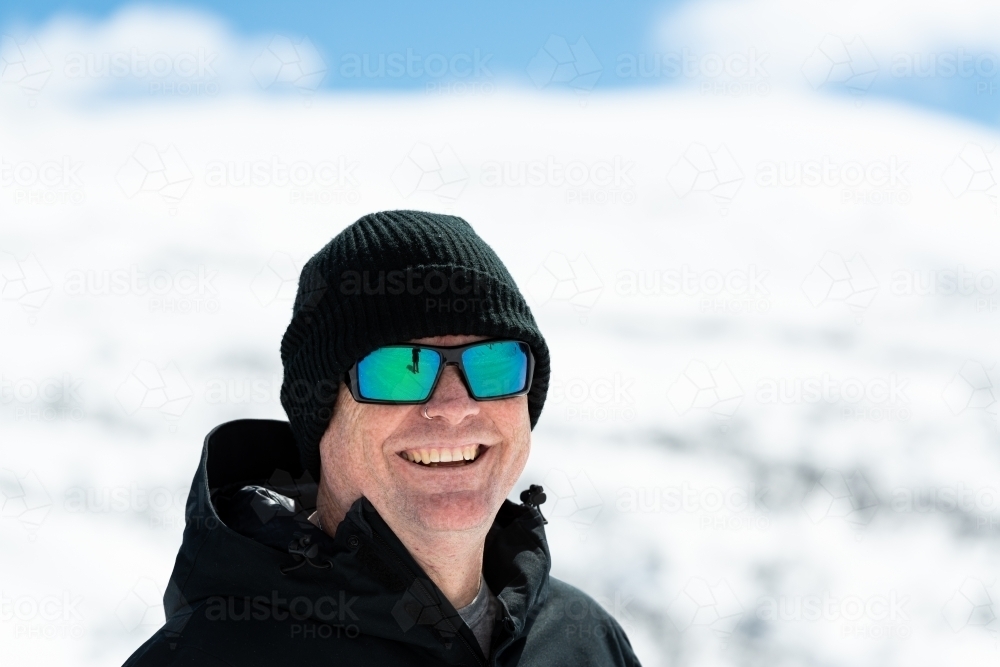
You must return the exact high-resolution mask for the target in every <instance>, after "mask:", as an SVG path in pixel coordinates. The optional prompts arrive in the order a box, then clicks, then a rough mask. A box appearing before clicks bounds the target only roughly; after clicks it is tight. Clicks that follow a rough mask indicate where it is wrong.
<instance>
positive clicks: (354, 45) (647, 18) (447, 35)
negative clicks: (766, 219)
mask: <svg viewBox="0 0 1000 667" xmlns="http://www.w3.org/2000/svg"><path fill="white" fill-rule="evenodd" d="M134 4H135V3H129V2H122V1H120V0H96V1H94V0H92V1H81V0H77V1H71V2H53V1H51V0H35V1H28V0H18V1H15V2H11V1H7V2H2V3H0V26H2V27H3V28H4V30H5V31H12V30H17V31H29V32H30V31H31V30H33V29H36V28H37V27H38V26H41V25H43V24H45V23H46V22H47V21H49V20H50V19H51V18H53V17H55V16H58V15H71V16H78V17H82V18H85V19H88V20H91V21H101V20H104V19H107V18H109V17H110V16H112V15H114V14H115V13H116V12H117V11H118V10H120V9H121V8H123V7H126V6H133V5H134ZM143 4H144V5H145V6H149V7H160V8H181V9H184V8H187V9H197V10H200V11H202V12H204V13H206V14H209V15H214V16H216V17H219V18H221V19H222V20H223V21H224V22H225V23H226V24H227V25H228V27H229V29H230V30H232V31H233V32H234V33H235V34H236V35H238V36H240V37H247V38H254V39H257V38H259V39H262V40H266V39H269V38H270V36H273V35H275V34H279V35H287V36H289V37H291V38H292V39H301V38H302V37H305V36H308V37H309V39H311V40H312V42H313V43H314V44H315V46H316V49H317V51H318V53H319V55H320V57H321V58H322V59H323V61H324V62H325V64H326V65H327V66H329V71H328V72H327V74H326V75H325V76H324V78H323V80H322V82H321V84H320V89H321V90H344V89H347V90H357V89H363V90H386V89H391V90H422V89H423V88H424V87H426V86H427V84H428V82H429V79H428V77H427V76H421V77H413V76H396V77H393V76H350V75H345V74H344V72H343V70H342V69H341V68H343V67H344V66H345V63H348V64H349V62H350V60H349V59H350V57H351V54H355V55H356V56H357V57H358V58H359V59H360V58H363V57H365V56H367V57H368V59H369V61H368V65H369V67H371V68H372V69H373V70H375V68H377V67H378V63H379V57H380V55H381V56H382V57H383V58H385V57H389V56H391V55H392V54H403V55H405V54H406V53H407V52H408V50H410V52H411V53H413V54H417V55H419V56H423V57H425V58H426V57H427V56H429V55H431V54H440V55H441V56H443V57H444V58H445V59H450V58H454V57H455V56H456V55H459V56H462V55H463V54H464V55H467V56H468V60H471V59H472V58H473V57H474V55H475V53H476V52H477V51H478V52H479V53H480V55H481V57H482V59H483V62H484V64H485V67H486V70H487V71H488V72H489V76H488V80H489V81H490V82H492V83H495V82H499V81H511V82H515V83H519V84H522V85H527V86H531V85H533V84H534V86H536V87H541V88H552V89H557V88H560V86H548V83H547V82H550V81H552V77H553V74H552V71H551V69H549V70H546V67H545V64H544V63H542V64H541V65H539V67H540V70H539V69H538V68H536V70H534V71H533V70H532V69H531V66H532V62H533V58H535V57H536V55H537V54H538V52H539V49H540V48H542V46H543V45H545V44H547V40H549V39H550V37H551V36H553V35H555V36H557V37H558V38H564V39H565V40H566V41H565V42H564V43H562V45H561V46H562V47H565V46H570V47H572V46H573V45H576V44H577V40H578V39H580V38H581V37H583V38H584V39H585V40H586V45H587V48H588V49H589V50H590V51H592V54H593V57H594V59H595V60H596V63H597V65H596V66H595V67H599V68H600V70H601V71H600V73H599V74H596V73H595V74H594V76H595V77H596V78H590V79H588V78H586V77H584V78H583V79H578V80H575V83H572V84H569V83H568V84H566V85H568V86H569V87H571V88H572V87H574V86H575V87H576V88H577V89H584V90H588V91H589V90H592V91H595V92H600V91H601V90H611V89H616V88H622V87H635V86H671V85H685V84H686V85H701V84H702V83H704V80H699V79H698V78H697V77H695V78H687V79H685V78H684V77H677V76H669V75H668V76H651V77H641V76H635V77H632V76H619V75H617V67H618V65H619V64H620V62H621V61H620V58H621V57H622V54H645V55H646V56H647V57H650V58H652V57H654V56H656V55H657V54H662V53H666V52H668V51H675V52H680V51H681V50H682V49H684V48H691V49H694V50H696V51H697V50H698V49H699V47H703V45H702V44H700V43H699V39H700V37H699V34H698V33H689V32H687V31H686V24H685V25H684V26H682V27H681V28H680V29H679V30H675V31H671V30H670V28H671V22H672V21H674V19H675V18H676V17H678V16H680V15H681V14H682V13H683V12H684V11H685V10H689V9H691V8H692V7H695V8H698V7H701V6H707V4H706V3H703V2H700V0H668V1H666V2H664V1H662V0H661V1H657V2H652V1H642V0H637V1H634V2H627V3H626V2H597V1H594V0H578V1H576V2H570V1H565V0H556V1H552V0H535V1H533V2H531V1H522V0H512V1H507V2H496V1H494V2H481V1H478V2H477V1H472V0H470V1H465V2H456V1H453V0H448V1H442V2H433V3H415V2H402V1H396V0H378V1H371V2H363V3H358V2H351V3H348V2H317V1H310V2H262V1H260V0H253V1H249V2H229V1H225V0H206V1H202V2H188V3H185V2H170V3H156V2H153V3H143ZM758 4H759V3H758ZM807 4H808V3H807ZM747 7H756V5H754V4H753V3H749V2H742V3H740V2H734V3H732V4H731V5H725V9H724V11H725V12H729V11H731V9H730V8H732V9H733V10H735V9H738V8H743V9H744V10H745V8H747ZM903 7H908V5H903ZM765 10H766V11H778V12H779V13H778V14H776V15H775V16H772V17H770V18H767V17H765V18H764V20H763V25H765V29H761V28H747V31H748V34H750V35H751V37H750V39H751V40H758V39H759V40H760V41H759V42H756V41H751V42H749V43H751V44H752V43H761V44H766V43H767V40H768V39H769V36H765V35H764V34H763V32H764V31H765V30H767V31H770V32H785V33H795V32H797V31H798V30H799V29H800V28H801V26H802V25H803V24H802V23H801V22H800V23H795V22H794V20H793V19H791V18H789V17H788V15H787V14H783V13H780V12H781V11H782V10H781V9H780V8H778V10H775V9H774V8H773V7H772V8H770V9H767V8H765ZM751 11H754V12H757V11H758V10H757V9H753V10H751ZM813 11H814V12H815V10H813ZM903 11H904V12H905V11H908V9H904V10H903ZM918 11H925V12H926V7H924V6H921V7H920V8H917V9H915V10H914V12H915V13H916V12H918ZM934 11H947V7H946V6H945V5H944V4H942V6H941V7H940V8H937V9H935V10H934ZM803 14H807V15H808V12H807V11H804V12H803ZM873 14H874V12H867V13H866V15H865V16H866V17H870V15H873ZM689 15H690V12H689V13H688V16H689ZM737 15H738V13H737V12H733V14H732V16H737ZM759 15H763V13H762V12H758V14H754V15H752V16H753V17H754V18H758V16H759ZM889 16H892V13H891V12H890V13H889ZM928 16H929V17H930V23H931V25H933V21H934V13H933V12H931V13H929V14H928V15H927V16H924V17H923V18H924V20H928ZM775 18H776V19H777V21H775ZM899 18H900V19H902V18H907V17H905V15H904V16H901V17H899ZM786 19H787V25H783V24H782V21H785V20H786ZM678 20H679V19H678ZM740 20H741V19H737V18H734V19H733V20H732V23H734V24H737V25H738V24H739V22H740ZM810 21H811V23H810ZM893 21H896V19H893V20H892V21H890V24H891V23H892V22H893ZM900 22H901V23H902V21H900ZM975 22H976V17H975V16H971V15H970V16H969V17H968V21H967V23H968V24H969V25H970V26H974V25H975ZM830 24H831V20H830V18H829V15H824V14H823V13H822V12H816V13H815V14H814V15H813V16H811V17H807V18H806V19H805V25H808V26H809V27H810V28H812V29H814V30H812V31H810V32H811V34H810V37H809V38H808V39H810V40H813V41H812V42H810V43H809V45H808V46H807V51H806V52H808V49H811V48H813V47H812V46H811V45H812V44H815V43H816V40H818V39H819V36H822V35H823V33H824V32H826V31H827V30H829V31H832V32H833V33H834V34H838V33H837V30H838V29H839V30H840V33H839V35H840V37H842V38H843V40H844V42H845V43H846V42H847V41H848V40H849V39H850V38H851V34H850V32H848V31H853V30H857V31H858V32H859V34H861V36H862V37H863V38H864V39H865V42H866V44H867V45H868V47H869V48H870V49H871V51H872V53H874V54H875V57H876V59H877V60H878V61H879V62H878V65H879V72H878V75H877V76H876V77H875V79H874V81H872V82H871V83H870V87H869V88H867V89H866V90H865V95H866V96H869V97H872V98H879V97H881V98H889V99H893V100H896V101H902V102H904V103H906V104H910V105H914V106H917V107H921V108H925V109H931V110H934V111H938V112H943V113H947V114H951V115H957V116H960V117H964V118H967V119H970V120H974V121H977V122H979V123H983V124H987V125H991V126H998V125H1000V71H996V72H989V71H986V73H985V74H984V73H983V71H982V70H980V71H977V72H976V73H974V74H973V75H971V76H954V75H953V76H931V77H921V76H917V75H912V76H903V77H901V76H894V75H893V73H892V69H891V67H892V64H893V62H892V54H894V53H896V51H895V50H894V48H893V47H892V46H891V45H889V44H884V45H883V44H881V43H880V38H882V37H884V34H880V31H882V30H891V29H892V26H891V25H889V26H886V25H884V23H883V24H871V23H869V24H868V25H867V26H866V24H865V22H864V21H858V20H854V19H853V18H852V19H851V20H849V21H847V22H846V25H848V26H849V27H848V28H844V25H839V26H835V25H830ZM873 25H875V26H876V27H875V28H873V27H872V26H873ZM707 26H708V27H707V29H705V30H704V31H703V33H702V37H705V38H708V39H709V40H711V41H712V47H713V48H716V49H719V50H720V51H721V52H723V53H724V54H725V53H728V52H730V51H733V52H736V51H739V50H740V46H739V45H738V43H739V39H736V40H735V41H734V42H733V43H732V44H727V43H726V41H725V40H726V37H722V38H721V40H722V41H721V42H720V40H719V39H713V38H714V37H715V35H713V34H712V33H713V32H716V31H718V32H720V33H726V30H728V29H731V28H732V26H726V25H725V22H724V21H723V22H716V23H711V22H709V23H708V24H707ZM855 26H857V27H855ZM702 27H703V28H704V26H702ZM952 27H954V26H952ZM755 29H756V30H757V33H756V34H754V32H753V31H754V30H755ZM963 29H965V30H969V31H970V34H971V28H963ZM866 30H867V32H866ZM897 30H902V31H904V32H905V31H906V30H907V28H905V27H902V28H898V29H897ZM913 32H916V31H915V30H914V31H913ZM987 32H988V31H987ZM813 33H814V35H815V36H814V35H813ZM963 37H964V35H963V34H962V32H961V30H960V31H959V32H958V33H955V32H954V31H952V32H951V33H949V32H948V29H946V28H941V29H940V34H937V35H935V34H931V35H929V36H924V35H921V39H925V46H924V47H922V49H920V50H918V51H920V55H921V57H923V58H924V59H925V61H924V64H925V65H926V64H927V62H926V59H927V58H931V57H933V56H934V55H935V54H938V55H939V54H941V53H947V52H951V53H956V52H958V51H959V50H960V49H965V50H966V51H967V52H968V53H970V54H972V56H973V57H983V56H985V57H986V58H987V61H986V64H987V65H989V64H990V63H992V62H996V63H997V64H1000V36H998V38H997V39H996V40H994V41H992V42H991V43H992V44H995V45H996V46H997V48H994V49H991V48H990V45H991V43H986V44H985V45H984V43H982V41H981V40H980V42H979V43H977V44H963ZM783 39H784V38H783ZM788 39H794V35H792V36H790V37H789V38H788ZM744 44H745V42H744ZM772 46H774V44H773V43H772ZM880 46H884V47H885V48H884V49H883V50H881V51H880V50H879V47H880ZM556 47H560V44H558V43H557V44H556ZM704 48H709V47H703V49H704ZM557 50H558V49H557ZM574 53H575V52H574ZM782 55H783V54H780V53H770V55H769V57H768V59H767V60H766V63H767V67H768V68H769V69H770V74H771V75H772V79H771V82H772V83H773V82H775V81H776V79H774V78H773V75H774V73H775V70H776V69H778V68H779V65H778V62H777V61H779V60H780V58H781V57H782ZM794 58H797V60H795V61H794V67H793V68H791V69H792V71H791V78H792V79H797V83H799V84H801V83H803V81H802V77H801V75H800V74H799V73H798V71H797V69H798V67H799V63H801V62H802V58H803V55H802V53H800V52H799V51H796V52H795V54H794ZM439 62H443V61H439ZM359 64H360V63H359ZM647 65H649V63H647ZM467 67H468V64H467V63H466V64H463V65H462V67H461V68H460V71H465V70H466V69H467ZM986 69H987V70H988V69H989V68H988V67H987V68H986ZM998 69H1000V68H998ZM724 78H725V77H723V78H722V79H718V80H724ZM449 79H450V80H456V81H457V80H461V79H463V76H457V77H455V76H452V75H451V73H450V72H449V73H448V74H446V75H445V76H444V77H442V78H440V79H437V80H438V81H448V80H449ZM466 80H468V79H466ZM564 83H565V82H564ZM564 87H565V86H563V88H564ZM821 92H824V93H832V94H847V93H848V92H849V91H847V90H845V89H844V88H843V87H840V86H837V85H829V86H824V89H823V90H822V91H821Z"/></svg>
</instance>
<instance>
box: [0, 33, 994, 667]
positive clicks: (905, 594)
mask: <svg viewBox="0 0 1000 667" xmlns="http://www.w3.org/2000/svg"><path fill="white" fill-rule="evenodd" d="M293 47H294V45H292V46H291V47H288V48H293ZM286 50H287V49H286ZM293 50H294V49H293ZM276 53H278V52H277V51H276ZM275 57H276V58H278V59H279V60H280V59H281V56H280V54H279V55H276V56H275ZM553 58H555V56H553ZM276 62H277V61H276ZM282 62H284V61H283V60H282ZM553 62H556V60H554V61H553ZM275 67H276V65H275V66H274V67H272V68H271V70H269V71H271V76H272V77H277V78H279V79H280V78H288V77H290V76H291V75H289V74H287V73H286V72H285V70H284V69H280V70H278V69H275ZM282 67H284V66H282ZM272 70H273V71H272ZM289 80H290V79H289ZM31 99H32V100H35V99H36V98H31ZM36 102H37V103H35V104H32V105H29V102H28V98H25V97H22V96H12V97H6V98H0V104H2V114H3V117H4V119H5V122H4V123H3V124H2V126H0V147H2V154H0V155H2V159H3V164H4V168H5V169H7V168H8V166H9V168H10V169H11V170H12V173H13V177H12V178H14V179H15V180H16V179H21V181H23V183H20V184H19V183H11V184H7V183H6V182H5V184H4V185H2V186H0V216H2V219H3V229H4V234H3V238H2V247H0V250H2V251H3V252H4V253H5V254H4V255H2V258H3V259H2V262H0V268H2V276H3V278H2V280H3V285H2V295H3V301H2V302H0V308H2V312H3V320H4V335H3V339H4V342H5V343H6V345H5V352H4V354H3V364H2V381H3V398H2V401H3V402H2V404H0V410H2V415H3V440H2V444H0V448H2V464H0V468H3V469H4V470H3V472H2V476H0V492H2V494H3V507H2V519H0V545H2V546H0V550H2V553H3V556H4V568H3V572H2V573H0V595H2V600H0V602H2V604H3V606H2V608H0V611H2V616H0V651H2V653H3V655H4V656H5V658H7V659H8V660H9V661H10V662H11V663H12V664H19V665H47V664H60V665H91V664H93V665H98V664H100V665H105V664H116V663H120V662H122V661H124V659H125V658H126V657H127V656H128V655H129V654H130V653H131V652H132V651H133V650H134V649H135V648H136V647H138V646H139V645H140V644H141V643H142V642H143V641H144V640H145V638H146V637H148V636H149V635H150V634H151V633H152V632H153V631H154V630H155V629H156V627H157V626H158V624H159V623H160V622H161V621H162V608H161V607H159V605H160V602H159V596H160V595H161V594H162V591H163V587H164V586H165V585H166V583H167V579H168V576H169V573H170V571H171V569H172V566H173V560H174V556H175V553H176V549H177V547H178V545H179V544H180V540H181V532H182V529H183V504H184V498H185V496H186V492H187V486H188V485H189V483H190V479H191V476H192V474H193V472H194V470H195V467H196V464H197V460H198V455H199V451H200V449H201V443H202V439H203V437H204V435H205V434H206V433H207V432H208V431H209V430H210V429H211V428H212V427H213V426H215V425H216V424H218V423H220V422H222V421H225V420H229V419H234V418H239V417H260V418H282V417H283V414H282V410H281V407H280V404H279V402H278V399H277V392H278V388H279V385H280V373H281V365H280V360H279V357H278V345H279V340H280V337H281V334H282V333H283V331H284V327H285V325H286V324H287V321H288V317H289V313H290V307H291V300H292V298H293V296H294V284H295V280H296V276H297V272H298V270H299V268H300V267H301V266H302V263H303V262H304V261H305V260H307V259H308V258H309V257H310V256H311V254H312V253H313V252H315V251H316V250H317V249H319V248H320V247H321V246H322V245H323V244H324V243H325V242H326V241H327V240H329V238H331V237H332V236H333V235H335V234H336V233H337V232H338V231H339V230H341V229H342V228H343V227H345V226H346V225H348V224H350V223H351V222H353V221H354V220H355V219H357V218H358V217H360V216H361V215H363V214H364V213H367V212H370V211H375V210H381V209H390V208H420V209H427V210H435V211H443V212H452V213H455V214H458V215H462V216H463V217H465V218H466V219H467V220H469V221H470V222H471V223H472V224H473V226H474V227H475V228H476V229H477V230H478V231H479V233H480V234H481V235H482V236H483V237H484V238H485V239H486V240H487V241H488V242H489V243H490V244H491V245H492V246H493V247H494V248H495V249H496V251H497V252H498V254H499V255H500V257H501V258H502V259H503V260H504V261H505V262H506V263H507V265H508V267H509V269H510V271H511V273H512V275H514V277H515V278H516V279H517V281H518V283H519V285H520V286H521V287H522V290H523V291H524V292H525V294H526V295H527V297H528V298H529V300H530V302H531V304H532V307H533V309H534V312H535V314H536V317H537V319H538V321H539V323H540V326H541V328H542V331H543V333H544V334H545V336H546V338H547V340H548V342H549V346H550V348H551V349H552V353H553V376H552V381H553V389H552V394H551V396H550V399H549V401H548V403H547V405H546V407H545V410H544V412H543V414H542V417H541V421H540V422H539V425H538V427H537V428H536V430H535V432H534V442H533V452H532V456H531V459H530V461H529V464H528V467H527V469H526V471H525V473H524V475H523V478H522V480H521V482H520V483H519V484H518V486H517V487H516V488H515V489H514V492H513V493H512V497H513V498H516V496H517V494H518V493H519V492H520V490H521V489H523V488H526V487H527V486H528V485H529V484H531V483H541V484H544V485H545V486H546V489H547V493H548V496H549V500H548V502H547V503H546V504H545V505H543V506H542V510H543V512H544V513H546V515H547V516H548V517H549V519H550V523H549V526H548V534H549V538H550V541H551V549H552V554H553V558H554V567H553V574H554V575H556V576H558V577H560V578H563V579H565V580H567V581H569V582H570V583H573V584H575V585H577V586H579V587H581V588H583V589H584V590H586V591H587V592H589V593H590V594H591V595H593V596H595V597H596V598H597V599H598V600H599V601H600V602H601V603H602V604H604V605H605V606H606V607H607V608H608V609H609V610H610V611H612V613H613V614H614V615H615V616H616V618H617V619H618V621H619V622H620V623H621V624H622V625H623V626H625V627H626V629H627V630H628V633H629V636H630V638H631V640H632V642H633V646H634V647H635V650H636V652H637V654H638V655H639V656H640V658H641V660H642V662H643V664H644V665H735V664H747V663H750V664H761V663H766V664H770V665H784V664H789V665H792V664H794V665H799V664H823V665H852V666H854V665H880V666H882V665H917V664H927V665H931V664H942V663H944V662H945V661H948V662H953V663H961V664H984V663H986V662H987V661H990V660H993V661H995V660H996V655H997V644H996V632H997V621H996V620H995V617H996V615H997V613H998V611H1000V608H998V606H997V602H996V599H997V596H998V595H1000V589H998V588H997V586H996V574H995V573H996V572H997V567H998V565H1000V563H998V558H997V551H996V548H995V545H996V539H997V537H996V536H997V525H998V521H1000V513H998V507H997V502H998V500H997V498H998V493H1000V491H998V483H997V481H996V480H997V479H998V475H1000V457H998V436H997V422H996V419H997V405H998V403H997V399H998V398H1000V396H998V393H997V392H998V391H1000V389H998V388H997V387H998V383H1000V377H998V375H997V367H996V366H995V364H996V362H997V350H996V331H997V329H996V325H997V323H998V314H997V312H998V307H997V303H998V301H1000V295H998V294H997V285H998V283H997V271H998V269H1000V267H997V265H996V261H997V260H996V257H997V255H996V248H997V242H998V241H1000V225H998V218H997V211H996V189H995V183H996V180H995V179H996V172H995V170H994V169H993V167H992V166H991V165H992V164H993V163H991V162H990V160H989V159H987V158H986V157H985V156H987V155H989V154H991V153H992V150H993V146H995V144H996V143H997V136H996V134H995V133H994V132H992V131H989V130H986V129H983V128H981V127H977V126H974V125H971V124H968V123H966V122H963V121H960V120H955V119H953V118H950V117H946V116H940V115H934V114H931V113H926V112H920V111H915V110H913V109H912V108H908V107H905V106H902V105H899V104H893V103H889V102H884V101H880V100H878V99H876V98H874V97H867V98H864V99H860V100H859V99H858V98H854V97H848V96H843V97H839V96H836V95H823V94H813V93H811V92H810V91H808V90H803V91H796V90H774V91H772V93H771V94H769V95H766V96H749V97H720V96H714V95H702V94H700V93H699V92H698V91H697V90H692V89H685V88H677V89H672V90H668V91H655V92H651V91H647V92H630V93H614V94H611V93H608V94H602V93H597V92H591V93H589V94H588V93H574V94H568V95H566V96H560V95H558V94H554V93H552V92H548V91H547V92H545V93H536V92H517V91H513V90H499V91H497V92H496V93H494V94H493V95H466V96H462V95H419V94H414V95H410V96H394V95H388V94H387V95H382V96H377V95H369V96H351V95H348V94H340V95H337V96H330V95H323V94H317V95H311V96H304V95H298V94H290V95H289V96H287V97H266V98H265V97H261V96H257V95H252V94H247V95H242V94H239V95H237V94H233V95H223V96H220V97H218V98H213V99H195V100H176V101H172V100H169V99H162V98H156V99H150V100H146V101H144V100H141V99H140V100H132V101H129V102H127V103H126V102H121V103H119V102H113V101H112V102H105V103H100V104H76V103H69V102H58V101H55V100H47V98H45V97H44V91H43V94H42V95H39V96H38V97H37V100H36ZM970 146H971V147H972V148H969V147H970ZM977 151H978V152H977ZM980 153H981V154H982V156H983V157H982V159H979V158H978V157H976V156H978V155H979V154H980ZM970 155H971V156H973V157H970V158H969V160H971V161H969V160H965V159H964V158H962V160H964V161H963V162H962V164H970V165H972V168H971V169H972V171H969V173H968V174H966V175H965V176H963V174H962V173H961V172H954V171H949V170H950V169H952V168H953V165H954V164H956V160H957V159H959V157H960V156H970ZM984 160H985V162H984ZM248 163H249V168H250V173H251V174H253V175H255V177H254V178H244V176H245V175H246V169H247V164H248ZM855 163H856V164H857V165H860V172H859V170H858V167H857V166H855ZM48 164H51V165H54V166H51V168H50V169H49V170H48V171H47V172H45V173H48V174H49V175H50V176H53V178H50V179H48V180H43V179H42V178H41V176H32V174H33V173H36V172H37V173H39V174H41V173H42V172H43V171H44V170H41V167H42V165H48ZM19 165H21V166H20V167H19ZM976 165H978V166H976ZM826 167H829V168H828V169H827V168H826ZM533 168H534V169H535V171H534V172H533V171H532V169H533ZM813 168H815V169H817V170H818V171H816V173H817V174H819V175H818V176H817V179H818V180H817V182H815V183H812V182H811V181H809V179H808V178H807V176H806V175H807V174H809V173H810V171H809V170H810V169H813ZM33 170H34V171H33ZM522 171H523V173H525V174H528V175H530V174H532V173H535V174H541V176H539V177H538V179H537V180H535V181H532V180H531V179H530V178H529V177H528V176H526V178H525V181H524V182H523V184H522V183H521V182H520V181H519V179H518V174H519V173H521V172H522ZM866 171H867V175H866V174H865V172H866ZM770 173H776V174H778V175H779V179H778V182H777V184H770V182H769V181H768V178H767V174H770ZM796 173H799V174H800V177H799V178H798V179H795V178H793V176H794V174H796ZM859 173H860V174H861V175H860V176H858V174H859ZM977 173H978V174H981V175H978V176H977V175H976V174H977ZM782 174H784V177H782V176H781V175H782ZM498 175H499V176H498ZM963 179H964V180H963ZM983 179H986V180H985V181H984V180H983ZM991 179H992V180H991ZM858 181H859V182H858ZM956 183H957V184H958V185H956ZM963 183H964V186H963ZM983 183H985V185H983ZM948 271H950V272H952V274H957V275H958V276H959V278H960V279H963V277H964V283H963V285H964V286H962V287H961V288H959V289H957V290H956V289H951V290H949V288H948V284H949V283H948V279H946V278H945V277H944V274H943V273H942V272H948ZM934 272H936V274H934ZM772 612H773V613H772Z"/></svg>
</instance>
